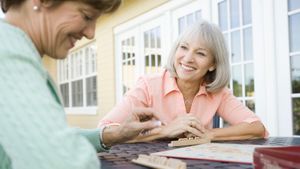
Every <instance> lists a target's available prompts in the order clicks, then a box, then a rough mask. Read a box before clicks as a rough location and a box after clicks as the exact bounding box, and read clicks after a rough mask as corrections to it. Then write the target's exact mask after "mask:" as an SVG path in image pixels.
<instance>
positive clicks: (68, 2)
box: [0, 0, 156, 169]
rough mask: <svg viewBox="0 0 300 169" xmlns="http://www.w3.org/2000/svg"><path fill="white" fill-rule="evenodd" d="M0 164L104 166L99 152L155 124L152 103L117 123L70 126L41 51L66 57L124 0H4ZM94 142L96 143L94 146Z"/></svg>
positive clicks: (68, 168)
mask: <svg viewBox="0 0 300 169" xmlns="http://www.w3.org/2000/svg"><path fill="white" fill-rule="evenodd" d="M0 4H1V8H2V10H3V12H4V13H6V15H5V19H4V20H3V19H0V168H14V169H20V168H25V169H48V168H49V169H80V168H82V169H89V168H91V169H92V168H95V169H96V168H99V160H98V159H97V156H96V151H98V152H99V151H103V150H105V145H106V146H112V145H114V144H117V143H121V142H124V141H127V140H129V139H132V138H133V137H135V136H137V135H138V134H139V133H140V132H141V131H143V130H149V129H152V128H154V127H156V123H155V122H153V121H152V120H147V119H153V111H152V110H151V109H136V110H135V112H134V113H133V115H132V116H131V117H129V118H128V120H127V121H125V122H124V123H123V124H121V125H120V126H119V127H118V128H106V129H105V130H104V129H94V130H83V129H81V130H80V129H71V128H69V127H67V124H66V118H65V112H64V108H63V106H62V102H61V100H60V98H59V94H58V91H57V89H56V87H55V84H54V83H53V81H52V80H51V78H50V76H49V74H48V73H47V71H46V70H45V68H44V67H43V65H42V60H41V59H42V56H43V55H48V56H50V57H52V58H56V59H64V58H65V57H66V56H67V53H68V51H69V49H71V48H72V47H74V44H75V42H76V41H77V40H79V39H81V38H82V37H86V38H88V39H92V38H93V37H94V33H95V25H96V20H97V18H98V17H99V16H100V15H102V14H104V13H110V12H113V11H115V10H116V9H117V8H118V7H119V5H120V0H0ZM93 147H94V148H93Z"/></svg>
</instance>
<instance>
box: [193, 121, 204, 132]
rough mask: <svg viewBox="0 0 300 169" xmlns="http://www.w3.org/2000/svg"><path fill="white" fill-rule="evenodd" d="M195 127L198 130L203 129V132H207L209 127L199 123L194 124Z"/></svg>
mask: <svg viewBox="0 0 300 169" xmlns="http://www.w3.org/2000/svg"><path fill="white" fill-rule="evenodd" d="M193 127H194V128H196V129H197V130H199V131H201V132H202V133H205V132H207V129H206V128H205V127H204V126H203V125H202V124H199V123H197V124H196V125H195V126H193Z"/></svg>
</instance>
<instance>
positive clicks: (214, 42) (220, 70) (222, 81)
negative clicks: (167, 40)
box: [165, 21, 230, 93]
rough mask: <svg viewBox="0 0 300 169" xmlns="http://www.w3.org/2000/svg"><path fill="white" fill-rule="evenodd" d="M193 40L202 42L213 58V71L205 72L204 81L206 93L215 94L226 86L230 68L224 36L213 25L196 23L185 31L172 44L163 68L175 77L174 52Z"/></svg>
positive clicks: (202, 22)
mask: <svg viewBox="0 0 300 169" xmlns="http://www.w3.org/2000/svg"><path fill="white" fill-rule="evenodd" d="M194 38H197V39H201V40H203V41H204V42H205V43H206V45H207V46H208V48H209V50H210V52H211V53H212V55H213V57H214V62H215V70H213V71H211V72H207V73H206V75H205V77H204V81H205V83H206V89H207V91H208V92H211V93H214V92H217V91H219V90H220V89H222V88H224V87H225V86H227V85H228V83H229V79H230V68H229V61H228V50H227V47H226V42H225V39H224V36H223V34H222V32H221V30H220V29H219V27H218V26H217V25H215V24H213V23H210V22H207V21H201V22H196V23H194V24H192V25H191V26H190V27H188V28H187V29H185V30H184V32H183V33H182V34H181V35H180V36H179V37H178V38H177V40H176V41H175V43H174V44H173V46H172V48H171V51H170V54H169V57H168V61H167V64H166V66H165V68H166V69H167V70H168V71H169V72H170V73H171V75H172V76H173V77H177V73H176V70H175V67H174V60H175V53H176V50H177V48H178V46H179V44H180V43H181V42H182V41H185V40H187V39H189V40H190V39H194Z"/></svg>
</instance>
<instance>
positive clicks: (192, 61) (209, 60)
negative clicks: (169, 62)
mask: <svg viewBox="0 0 300 169" xmlns="http://www.w3.org/2000/svg"><path fill="white" fill-rule="evenodd" d="M174 59H175V60H174V67H175V70H176V73H177V78H178V80H180V81H183V82H189V83H199V82H200V83H202V82H203V78H204V76H205V75H206V73H207V72H208V71H213V70H214V69H215V66H214V57H213V55H212V53H211V52H210V50H209V49H208V47H207V46H206V44H205V43H204V42H202V41H199V40H190V41H185V40H183V41H181V42H180V43H179V45H178V47H177V50H176V52H175V58H174Z"/></svg>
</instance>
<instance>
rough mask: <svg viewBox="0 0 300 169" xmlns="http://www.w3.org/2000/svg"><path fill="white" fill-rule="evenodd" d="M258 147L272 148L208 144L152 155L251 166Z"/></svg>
mask: <svg viewBox="0 0 300 169" xmlns="http://www.w3.org/2000/svg"><path fill="white" fill-rule="evenodd" d="M256 147H270V146H262V145H250V144H227V143H207V144H201V145H196V146H189V147H184V148H177V149H173V150H167V151H162V152H157V153H152V155H159V156H166V157H176V158H187V159H203V160H212V161H226V162H236V163H245V164H251V163H252V162H253V152H254V149H255V148H256Z"/></svg>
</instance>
